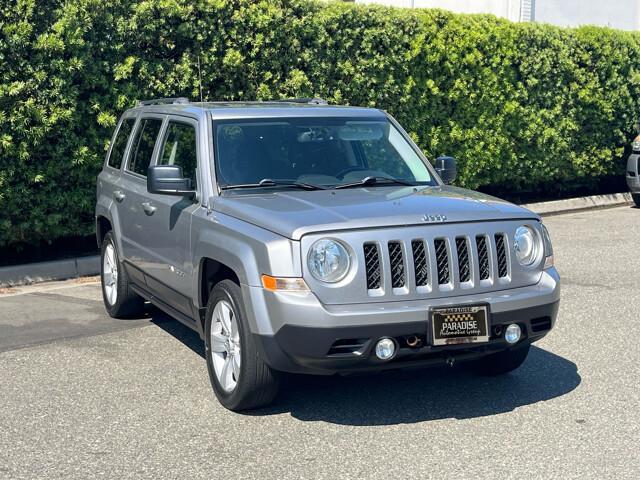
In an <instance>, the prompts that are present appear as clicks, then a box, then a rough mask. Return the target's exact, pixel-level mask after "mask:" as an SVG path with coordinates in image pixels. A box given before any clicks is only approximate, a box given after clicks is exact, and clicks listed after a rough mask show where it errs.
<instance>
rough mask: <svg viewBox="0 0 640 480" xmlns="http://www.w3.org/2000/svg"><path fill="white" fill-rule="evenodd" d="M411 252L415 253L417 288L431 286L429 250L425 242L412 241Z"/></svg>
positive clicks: (414, 264) (414, 263)
mask: <svg viewBox="0 0 640 480" xmlns="http://www.w3.org/2000/svg"><path fill="white" fill-rule="evenodd" d="M411 252H412V253H413V268H414V271H415V280H416V286H417V287H425V286H427V285H428V284H429V261H428V260H427V249H426V247H425V245H424V241H423V240H412V241H411Z"/></svg>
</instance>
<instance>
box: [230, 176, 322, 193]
mask: <svg viewBox="0 0 640 480" xmlns="http://www.w3.org/2000/svg"><path fill="white" fill-rule="evenodd" d="M264 187H290V188H303V189H305V190H326V189H327V187H324V186H322V185H314V184H313V183H305V182H297V181H295V180H274V179H272V178H263V179H262V180H260V181H259V182H258V183H244V184H239V185H227V186H224V187H220V189H221V190H233V189H236V188H264Z"/></svg>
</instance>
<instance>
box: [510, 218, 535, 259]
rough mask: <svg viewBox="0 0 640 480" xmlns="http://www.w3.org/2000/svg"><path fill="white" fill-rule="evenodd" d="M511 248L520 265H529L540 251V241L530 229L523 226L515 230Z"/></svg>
mask: <svg viewBox="0 0 640 480" xmlns="http://www.w3.org/2000/svg"><path fill="white" fill-rule="evenodd" d="M513 248H514V250H515V252H516V258H517V259H518V262H520V265H525V266H527V265H531V264H532V263H533V262H534V261H535V260H536V258H538V253H539V251H540V248H541V245H540V239H539V237H538V235H537V234H536V232H534V231H533V229H532V228H531V227H527V226H526V225H523V226H521V227H518V228H517V229H516V233H515V235H514V236H513Z"/></svg>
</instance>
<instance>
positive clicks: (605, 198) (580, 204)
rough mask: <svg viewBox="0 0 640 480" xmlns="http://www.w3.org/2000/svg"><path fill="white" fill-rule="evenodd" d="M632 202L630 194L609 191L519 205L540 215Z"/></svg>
mask: <svg viewBox="0 0 640 480" xmlns="http://www.w3.org/2000/svg"><path fill="white" fill-rule="evenodd" d="M632 203H633V199H632V198H631V194H630V193H629V192H625V193H611V194H608V195H593V196H591V197H579V198H569V199H566V200H554V201H552V202H540V203H528V204H524V205H521V206H522V207H524V208H528V209H529V210H531V211H532V212H535V213H537V214H538V215H540V216H543V217H546V216H550V215H559V214H561V213H570V212H579V211H582V210H592V209H600V208H612V207H619V206H622V205H630V204H632Z"/></svg>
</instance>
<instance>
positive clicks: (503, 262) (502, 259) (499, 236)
mask: <svg viewBox="0 0 640 480" xmlns="http://www.w3.org/2000/svg"><path fill="white" fill-rule="evenodd" d="M495 239H496V250H497V254H498V276H499V277H500V278H504V277H506V276H507V273H508V268H507V249H506V247H505V245H504V233H496V235H495Z"/></svg>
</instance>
